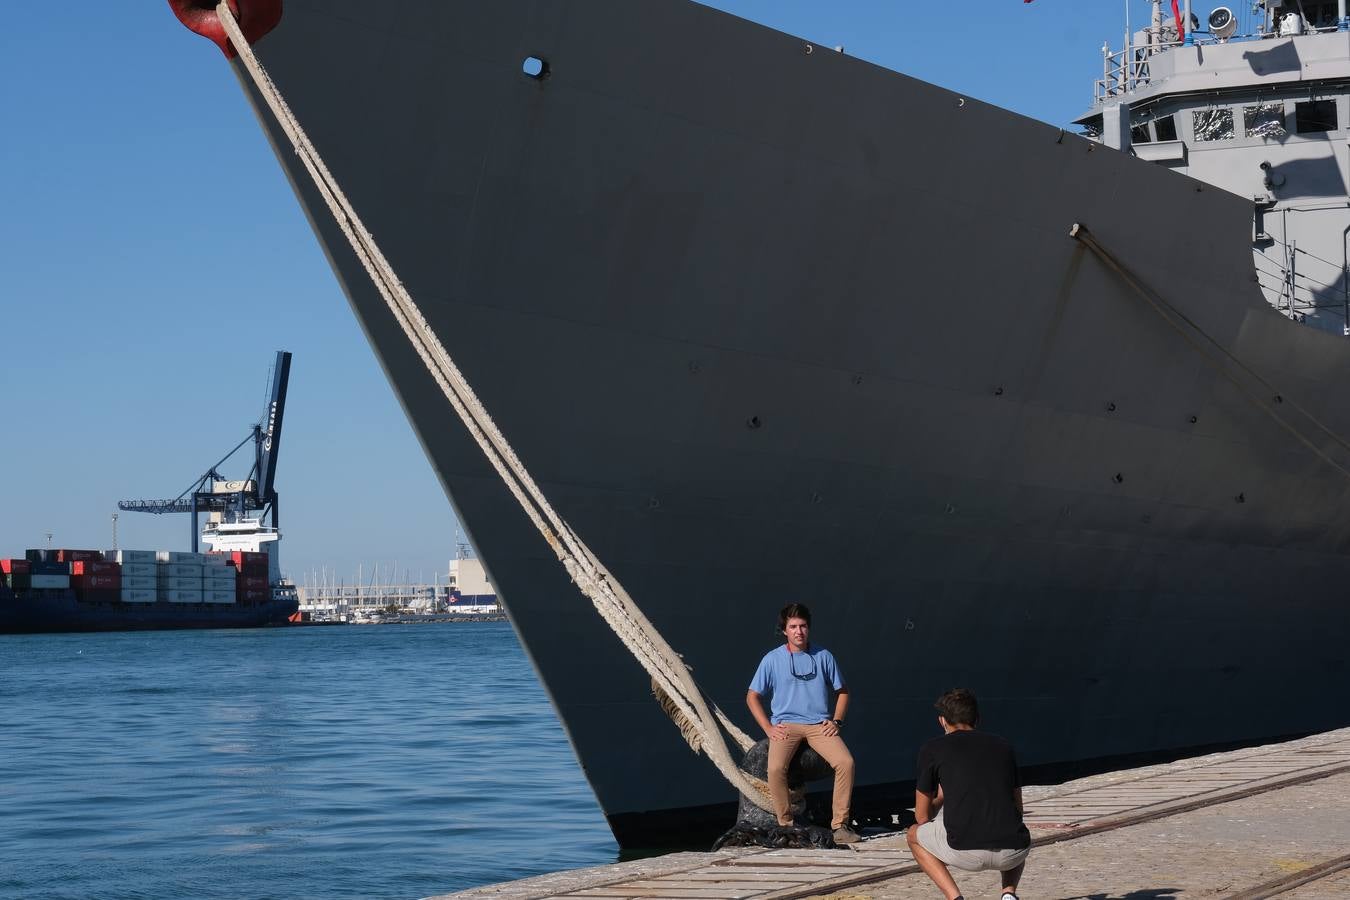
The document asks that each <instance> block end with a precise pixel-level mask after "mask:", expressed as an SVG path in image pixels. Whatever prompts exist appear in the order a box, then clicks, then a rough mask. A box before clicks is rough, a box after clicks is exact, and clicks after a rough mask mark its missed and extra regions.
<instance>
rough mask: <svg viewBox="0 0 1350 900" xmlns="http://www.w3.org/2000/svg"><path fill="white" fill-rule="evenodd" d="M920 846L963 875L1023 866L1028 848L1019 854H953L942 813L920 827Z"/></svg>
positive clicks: (972, 852)
mask: <svg viewBox="0 0 1350 900" xmlns="http://www.w3.org/2000/svg"><path fill="white" fill-rule="evenodd" d="M918 837H919V846H920V847H922V848H923V849H925V850H927V851H928V852H929V853H931V854H933V855H934V856H936V857H937V858H938V859H940V860H942V861H943V862H945V863H946V864H947V865H949V866H955V867H956V868H958V869H962V870H964V871H966V872H983V871H986V870H989V869H996V870H998V871H1000V872H1006V871H1008V870H1009V869H1015V868H1017V867H1018V866H1020V865H1021V864H1022V863H1024V862H1026V860H1027V854H1028V853H1030V852H1031V848H1030V847H1023V848H1022V849H1021V850H956V849H953V848H952V846H951V844H948V843H947V826H946V825H945V824H944V823H943V821H942V810H938V814H937V818H936V819H934V820H933V821H931V822H925V823H923V824H922V825H920V826H919V835H918Z"/></svg>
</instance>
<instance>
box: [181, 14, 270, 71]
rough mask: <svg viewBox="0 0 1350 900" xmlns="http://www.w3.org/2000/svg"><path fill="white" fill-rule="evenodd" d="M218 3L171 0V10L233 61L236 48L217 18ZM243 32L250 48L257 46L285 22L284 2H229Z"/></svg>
mask: <svg viewBox="0 0 1350 900" xmlns="http://www.w3.org/2000/svg"><path fill="white" fill-rule="evenodd" d="M217 3H218V0H169V8H170V9H172V10H173V14H174V15H175V16H177V17H178V21H180V22H182V23H183V24H184V25H186V26H187V27H188V30H190V31H195V32H196V33H197V34H200V35H201V36H202V37H204V38H206V39H207V40H210V41H212V42H214V43H215V45H216V46H217V47H219V48H220V49H221V50H222V51H224V53H225V55H226V56H227V57H229V58H230V59H233V58H234V56H235V52H234V45H232V44H231V43H230V36H229V35H228V34H226V33H225V26H224V25H221V24H220V17H219V16H217V15H216V5H217ZM229 3H230V10H231V11H232V12H233V13H234V18H235V21H237V22H238V23H239V30H240V31H242V32H244V37H246V38H248V42H249V43H250V44H255V43H257V42H258V40H259V39H260V38H261V37H262V36H263V35H265V34H267V32H269V31H271V30H272V29H273V28H275V27H276V26H277V22H280V21H281V0H229Z"/></svg>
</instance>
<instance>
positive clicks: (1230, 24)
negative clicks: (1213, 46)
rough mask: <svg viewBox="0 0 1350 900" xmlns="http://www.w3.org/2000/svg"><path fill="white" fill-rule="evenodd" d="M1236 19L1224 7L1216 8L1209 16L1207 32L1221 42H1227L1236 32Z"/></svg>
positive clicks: (1231, 12)
mask: <svg viewBox="0 0 1350 900" xmlns="http://www.w3.org/2000/svg"><path fill="white" fill-rule="evenodd" d="M1237 27H1238V24H1237V17H1236V16H1234V15H1233V11H1232V10H1231V9H1229V8H1228V7H1226V6H1220V7H1217V8H1216V9H1215V10H1214V12H1212V13H1210V14H1209V32H1210V34H1212V35H1214V36H1215V37H1216V38H1218V39H1219V40H1221V41H1225V40H1228V38H1230V37H1232V36H1233V35H1234V33H1236V32H1237Z"/></svg>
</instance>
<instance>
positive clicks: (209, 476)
mask: <svg viewBox="0 0 1350 900" xmlns="http://www.w3.org/2000/svg"><path fill="white" fill-rule="evenodd" d="M290 377H291V354H290V353H289V352H288V351H286V350H278V351H277V358H276V362H275V363H274V365H273V367H272V377H271V381H270V384H269V385H268V389H267V409H266V410H265V411H264V413H263V418H262V421H261V422H258V423H256V424H254V425H253V427H252V429H251V430H250V432H249V435H248V437H246V438H244V439H243V440H242V441H240V442H239V443H238V444H236V445H235V447H234V449H233V450H231V451H230V452H229V453H226V454H225V455H224V456H223V457H221V458H220V459H219V460H217V461H216V463H215V464H214V465H212V466H211V467H210V468H208V469H207V470H206V472H205V473H204V474H203V475H202V476H201V477H200V478H198V479H196V480H195V481H194V482H193V483H192V484H191V485H189V486H188V487H187V489H186V490H184V491H183V492H182V493H181V494H179V495H178V496H177V497H175V498H173V499H172V500H122V501H119V502H118V504H117V508H118V509H120V510H123V511H126V512H143V513H153V514H154V515H163V514H165V513H191V514H192V525H191V528H192V550H193V552H196V550H197V546H198V540H199V539H200V536H201V528H200V514H201V513H204V512H205V513H216V514H218V515H220V517H221V521H224V522H239V521H242V520H243V519H244V518H245V516H246V515H247V514H248V513H250V512H257V511H259V510H261V515H260V516H259V518H260V519H261V518H264V517H267V516H268V515H270V516H271V520H272V528H273V529H279V528H280V527H281V524H280V513H279V508H278V507H279V501H278V498H277V490H276V474H277V456H278V453H279V451H280V449H281V423H282V420H283V419H284V417H285V413H286V387H287V384H288V383H289V381H290ZM250 443H252V444H253V467H252V469H251V470H250V471H249V474H248V476H247V477H246V478H245V479H244V480H243V481H230V480H227V479H226V478H225V477H224V476H223V475H221V474H220V471H219V469H220V467H221V466H223V465H224V464H225V463H226V462H228V461H229V460H230V458H231V457H233V456H234V455H235V454H236V453H238V452H239V451H240V450H242V449H243V448H244V447H246V446H247V445H248V444H250Z"/></svg>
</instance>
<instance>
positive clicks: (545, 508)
mask: <svg viewBox="0 0 1350 900" xmlns="http://www.w3.org/2000/svg"><path fill="white" fill-rule="evenodd" d="M216 14H217V15H218V16H219V17H220V21H221V24H222V25H223V26H224V28H225V31H226V33H227V34H228V35H229V38H230V42H231V43H232V44H233V45H234V48H235V50H236V51H237V52H238V54H239V60H240V62H241V63H242V64H243V66H244V68H245V70H246V71H247V72H248V74H249V77H250V78H251V79H252V81H253V84H254V86H255V87H256V88H257V90H258V93H259V94H260V95H261V96H262V98H263V100H264V101H265V102H266V103H267V105H268V107H269V108H270V109H271V110H272V114H273V115H274V116H275V117H276V121H277V124H279V125H280V126H281V129H282V131H284V132H285V133H286V136H287V138H289V139H290V141H291V144H292V146H293V147H294V148H295V152H296V155H297V156H298V157H299V158H300V161H301V162H302V163H303V164H304V166H305V169H306V170H307V171H308V172H309V174H310V177H311V178H312V179H313V181H314V185H315V187H316V188H317V189H318V191H319V193H320V194H321V195H322V196H323V198H324V201H325V202H326V203H327V204H328V208H329V210H330V211H331V212H332V214H333V218H334V219H335V220H336V221H337V224H338V226H339V227H340V228H341V229H342V233H343V234H344V235H346V237H347V241H348V242H349V243H350V244H351V247H352V251H353V252H355V253H356V255H357V258H359V259H360V260H361V264H362V265H363V266H364V267H365V270H366V272H367V273H368V274H369V275H370V279H371V281H372V282H373V283H374V284H375V287H376V288H377V289H378V290H379V292H380V296H382V297H383V298H384V301H385V303H386V304H387V305H388V306H389V310H390V312H392V313H393V315H394V318H395V319H396V320H397V321H398V324H399V326H400V327H401V328H402V329H403V333H404V335H405V336H406V337H407V338H408V343H409V344H410V345H412V347H413V349H414V350H415V351H416V352H417V355H418V357H420V358H421V360H422V362H423V364H425V366H426V369H427V372H428V373H429V374H430V375H431V377H432V378H433V379H435V381H436V384H437V385H438V386H439V387H440V389H441V392H442V393H443V394H444V395H445V398H446V400H448V401H449V403H450V406H451V407H452V408H453V409H454V411H455V413H456V414H457V415H458V416H459V418H460V421H462V422H463V423H464V426H465V427H466V428H468V430H469V433H470V434H471V435H472V436H473V439H474V441H475V442H476V443H477V444H478V446H479V448H480V449H481V450H482V451H483V455H484V456H486V457H487V459H488V461H489V462H490V463H491V464H492V467H493V468H494V469H495V470H496V472H497V474H498V475H499V476H500V477H501V479H502V482H503V483H504V484H505V485H506V486H507V488H508V489H509V490H510V491H511V495H512V496H513V497H515V498H516V501H517V502H518V503H519V504H520V507H521V509H523V510H524V511H525V514H526V515H527V516H528V517H529V519H530V521H531V522H532V523H534V526H535V528H536V529H537V530H538V531H539V533H540V534H541V535H542V536H543V538H544V540H546V541H547V542H548V545H549V546H550V547H552V548H553V552H554V553H555V554H556V555H557V557H558V561H559V562H561V563H562V565H563V567H564V568H565V569H566V570H567V574H568V575H569V576H570V577H571V579H572V581H573V583H575V584H576V585H577V587H578V588H579V589H580V590H581V592H582V594H584V595H585V596H586V597H587V599H589V600H590V601H591V603H592V604H593V605H594V606H595V608H596V610H597V611H598V612H599V613H600V615H601V617H602V618H603V619H604V620H605V622H606V624H608V625H609V627H610V628H611V629H612V630H613V631H614V633H615V634H616V635H617V636H618V637H619V639H620V640H621V641H622V642H623V644H624V646H625V647H627V648H628V650H629V651H630V652H631V653H632V654H633V656H634V657H635V658H636V659H637V661H638V663H639V664H640V665H641V666H642V668H643V669H644V670H646V672H647V674H648V675H649V676H650V677H651V680H652V692H653V693H654V694H655V695H656V698H657V700H658V702H659V703H660V704H661V708H662V709H663V710H665V711H666V713H667V714H668V715H669V716H670V718H671V719H672V720H673V721H674V722H675V724H676V725H677V726H678V727H679V729H680V733H681V734H682V735H683V736H684V738H685V740H686V741H688V743H689V746H690V747H691V748H692V749H693V750H694V751H695V752H699V751H702V752H703V753H705V754H706V755H707V756H708V758H709V759H710V760H711V761H712V763H713V765H715V766H716V767H717V770H718V771H719V772H721V773H722V775H723V776H724V777H725V778H726V779H727V781H729V782H730V783H731V784H732V786H733V787H735V788H736V789H737V790H739V791H740V792H741V793H742V794H743V795H744V796H745V797H747V798H748V799H749V800H750V801H751V802H753V803H754V804H755V805H756V806H759V807H760V808H761V809H764V810H771V803H770V800H769V792H768V785H766V784H765V783H764V782H763V781H761V780H759V779H757V778H752V777H751V776H749V775H747V774H746V773H745V772H743V771H741V769H740V768H739V767H738V766H737V765H736V761H735V760H734V759H733V758H732V755H731V751H730V749H729V748H728V747H727V743H726V740H725V739H724V737H723V734H722V730H723V729H724V730H725V731H726V734H727V735H729V736H730V737H731V738H732V740H734V741H735V742H736V743H737V744H738V745H739V746H740V748H741V750H742V751H745V750H748V749H750V747H751V746H752V745H753V743H754V742H753V741H751V740H750V738H749V736H748V735H746V734H745V733H744V732H743V731H741V730H740V729H739V728H737V727H736V726H735V724H733V723H732V722H731V720H730V719H729V718H727V716H726V714H725V713H723V712H722V710H721V709H719V708H718V707H717V705H716V704H714V703H711V702H710V701H708V700H707V698H706V697H705V696H704V694H703V692H702V690H700V689H699V686H698V684H697V683H695V681H694V679H693V676H692V675H691V674H690V669H689V667H688V666H687V665H686V664H685V663H684V661H683V660H682V659H681V658H680V655H679V654H678V653H676V652H675V650H674V649H673V648H672V647H671V646H670V645H669V644H668V643H666V641H665V639H664V638H663V637H662V636H661V634H660V633H659V632H658V631H657V630H656V628H655V627H654V626H653V625H652V623H651V622H650V621H649V620H648V619H647V617H646V616H645V615H644V614H643V613H642V611H641V610H640V609H639V608H638V606H637V604H636V603H634V602H633V599H632V597H630V596H629V595H628V592H627V591H625V590H624V588H623V586H622V585H621V584H619V582H618V580H617V579H615V578H614V577H613V576H611V575H610V574H609V572H608V571H607V570H606V569H605V567H604V566H603V565H601V563H600V561H599V560H598V559H597V558H596V557H595V554H593V553H592V552H591V550H590V548H589V547H587V546H586V545H585V543H583V542H582V540H581V538H580V537H578V536H577V535H576V533H575V532H573V531H572V529H571V528H570V527H569V526H568V524H567V523H566V522H565V521H564V520H563V519H562V517H561V516H559V515H558V513H557V512H556V511H555V510H554V509H553V507H552V505H550V504H549V502H548V500H547V498H546V497H545V496H544V494H543V492H542V491H541V490H540V489H539V486H538V485H537V484H536V483H535V482H534V479H533V478H532V477H531V476H530V474H529V472H528V471H526V469H525V466H524V464H522V463H521V461H520V459H519V458H518V457H517V456H516V453H515V451H514V450H512V448H511V445H510V444H508V443H507V441H506V438H505V436H504V435H502V433H501V431H500V430H499V429H498V428H497V425H496V423H494V422H493V420H492V418H491V416H489V415H488V412H487V409H486V408H485V407H484V406H483V404H482V403H481V402H480V401H479V399H478V395H477V394H475V393H474V391H473V389H472V388H471V387H470V386H469V383H468V381H466V380H465V378H464V376H463V374H462V373H461V372H460V371H459V368H458V367H457V366H456V365H455V364H454V362H453V361H452V360H451V359H450V355H449V354H448V353H447V352H446V350H445V347H444V345H442V343H441V341H440V338H439V337H437V335H436V333H435V332H434V331H433V330H432V329H431V326H430V325H428V324H427V321H426V318H425V317H424V316H423V315H422V312H421V310H420V309H418V307H417V304H416V303H414V302H413V299H412V297H411V296H410V295H409V294H408V292H407V290H406V289H405V288H404V287H403V283H402V282H401V281H400V280H399V279H398V276H397V275H396V274H395V272H394V270H393V268H392V267H391V266H390V265H389V261H388V260H387V259H385V257H384V254H383V253H382V252H381V251H380V248H379V247H378V246H377V245H376V243H375V239H374V238H373V237H372V236H371V234H370V232H368V231H367V230H366V228H365V226H364V225H363V224H362V223H361V220H360V218H359V217H358V216H357V215H356V210H355V209H354V208H353V207H352V204H351V203H350V202H349V201H348V200H347V197H346V196H345V195H344V194H343V192H342V189H341V187H339V185H338V183H337V180H336V179H335V178H334V177H333V175H332V173H331V172H329V171H328V167H327V166H326V165H325V164H324V162H323V160H322V158H320V156H319V154H318V151H317V150H316V149H315V148H314V145H313V144H311V143H310V141H309V138H308V137H307V136H306V135H305V132H304V129H302V128H301V127H300V123H299V121H298V120H297V119H296V117H295V115H294V113H292V112H291V109H290V107H289V106H288V105H287V104H286V101H285V100H284V99H283V98H282V96H281V92H280V91H279V90H278V89H277V87H276V85H275V84H274V83H273V82H272V79H271V77H270V76H268V74H267V71H266V70H265V69H264V68H263V66H262V64H261V63H260V62H259V61H258V59H257V57H256V56H254V54H253V48H252V47H250V46H249V43H248V41H247V40H246V39H245V38H244V35H243V32H242V31H241V30H240V29H239V25H238V23H237V22H236V21H235V19H234V15H233V14H232V13H231V11H230V8H229V4H228V3H226V2H221V3H220V5H219V6H217V7H216Z"/></svg>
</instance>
